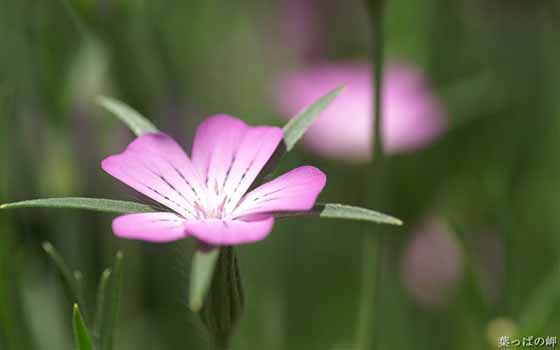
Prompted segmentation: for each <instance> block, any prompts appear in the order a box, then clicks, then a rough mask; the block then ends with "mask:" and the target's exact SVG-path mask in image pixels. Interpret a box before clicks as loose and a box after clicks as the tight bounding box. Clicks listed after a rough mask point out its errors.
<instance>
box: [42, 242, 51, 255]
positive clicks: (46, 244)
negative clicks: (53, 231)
mask: <svg viewBox="0 0 560 350" xmlns="http://www.w3.org/2000/svg"><path fill="white" fill-rule="evenodd" d="M41 246H42V247H43V250H44V251H45V252H47V253H51V252H52V251H53V250H54V248H53V245H52V244H51V242H49V241H44V242H43V244H41Z"/></svg>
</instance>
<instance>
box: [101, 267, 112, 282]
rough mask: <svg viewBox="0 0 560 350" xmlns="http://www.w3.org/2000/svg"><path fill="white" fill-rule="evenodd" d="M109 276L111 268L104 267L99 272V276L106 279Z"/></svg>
mask: <svg viewBox="0 0 560 350" xmlns="http://www.w3.org/2000/svg"><path fill="white" fill-rule="evenodd" d="M109 277H111V269H109V268H106V269H105V270H103V273H102V274H101V278H103V279H107V278H109Z"/></svg>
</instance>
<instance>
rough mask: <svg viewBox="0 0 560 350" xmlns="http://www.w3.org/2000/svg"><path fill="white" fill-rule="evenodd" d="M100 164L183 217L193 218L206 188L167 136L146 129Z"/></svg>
mask: <svg viewBox="0 0 560 350" xmlns="http://www.w3.org/2000/svg"><path fill="white" fill-rule="evenodd" d="M101 167H102V168H103V170H105V171H106V172H107V173H109V174H111V175H112V176H114V177H115V178H117V179H119V180H121V181H122V182H124V183H125V184H127V185H129V186H130V187H132V188H134V189H135V190H137V191H139V192H140V193H143V194H144V195H146V196H148V197H150V198H152V199H154V200H156V201H158V202H159V203H161V204H163V205H165V206H167V207H168V208H170V209H172V210H174V211H176V212H177V213H179V214H181V215H183V216H184V217H187V218H196V217H197V209H196V208H199V207H201V206H203V203H204V202H203V201H205V200H206V189H205V187H204V185H203V183H202V181H201V180H200V177H199V175H198V174H197V173H196V171H195V170H194V168H193V166H192V164H191V161H190V160H189V158H188V157H187V155H186V154H185V152H184V151H183V149H182V148H181V146H179V145H178V144H177V143H176V142H175V141H174V140H173V139H172V138H171V137H169V136H167V135H165V134H163V133H148V134H145V135H142V136H140V137H138V138H136V139H135V140H134V141H133V142H132V143H131V144H130V145H129V146H128V147H127V148H126V150H125V151H124V152H122V153H120V154H117V155H113V156H110V157H108V158H106V159H104V160H103V161H102V163H101Z"/></svg>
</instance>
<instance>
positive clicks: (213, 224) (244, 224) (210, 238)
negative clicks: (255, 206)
mask: <svg viewBox="0 0 560 350" xmlns="http://www.w3.org/2000/svg"><path fill="white" fill-rule="evenodd" d="M273 225H274V217H273V216H272V215H258V216H253V217H252V218H250V219H249V218H247V219H246V220H219V219H208V220H196V221H194V220H193V221H187V222H185V228H186V230H187V232H189V233H190V234H192V235H193V236H194V237H196V238H198V239H199V240H201V241H203V242H205V243H208V244H211V245H237V244H243V243H251V242H256V241H260V240H262V239H264V238H265V237H266V236H267V235H268V234H269V233H270V231H272V226H273Z"/></svg>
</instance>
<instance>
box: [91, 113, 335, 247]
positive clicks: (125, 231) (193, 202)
mask: <svg viewBox="0 0 560 350" xmlns="http://www.w3.org/2000/svg"><path fill="white" fill-rule="evenodd" d="M282 138H283V132H282V129H280V128H277V127H271V126H258V127H250V126H248V125H247V124H245V123H244V122H243V121H241V120H239V119H236V118H233V117H230V116H227V115H216V116H212V117H210V118H208V119H206V120H205V121H204V122H203V123H202V124H201V125H200V126H199V127H198V129H197V130H196V135H195V138H194V144H193V148H192V160H191V159H189V157H188V156H187V154H186V153H185V152H184V151H183V149H182V148H181V146H179V145H178V144H177V143H176V142H175V140H173V139H172V138H171V137H169V136H167V135H166V134H164V133H148V134H144V135H142V136H140V137H138V138H136V139H135V140H134V141H133V142H132V143H131V144H130V145H129V146H128V147H127V148H126V150H125V151H124V152H122V153H120V154H117V155H113V156H110V157H108V158H106V159H105V160H103V162H102V168H103V169H104V170H105V171H106V172H107V173H109V174H110V175H112V176H114V177H115V178H117V179H119V180H120V181H122V182H124V183H125V184H127V185H128V186H130V187H132V188H134V189H135V190H137V191H139V192H141V193H142V194H144V195H146V196H148V197H150V198H151V199H153V200H155V201H157V202H159V203H160V204H162V205H164V206H165V207H166V208H168V209H169V210H170V211H163V212H154V213H135V214H128V215H123V216H120V217H117V218H116V219H115V220H114V221H113V231H114V233H115V235H117V236H119V237H123V238H129V239H139V240H144V241H151V242H168V241H175V240H178V239H182V238H185V237H188V236H191V235H192V236H194V237H195V238H197V239H199V240H200V241H202V242H204V243H207V244H210V245H235V244H241V243H250V242H255V241H259V240H261V239H263V238H264V237H266V236H267V235H268V234H269V233H270V231H271V230H272V226H273V225H274V213H275V212H286V211H302V210H309V209H311V208H312V207H313V205H314V204H315V200H316V198H317V196H318V195H319V193H320V192H321V190H322V189H323V187H324V186H325V183H326V176H325V174H323V173H322V172H321V171H320V170H319V169H317V168H314V167H311V166H302V167H298V168H295V169H293V170H291V171H289V172H287V173H285V174H284V175H281V176H279V177H278V178H276V179H274V180H272V181H270V182H268V183H265V184H263V185H261V186H259V187H257V188H255V189H254V190H252V191H250V192H247V191H248V190H249V187H250V186H251V184H252V183H253V181H254V180H255V178H256V177H257V175H258V174H259V172H260V171H261V169H262V168H263V167H264V165H265V164H266V163H267V161H268V160H269V159H270V157H271V156H272V154H273V152H274V150H275V149H276V147H277V146H278V144H279V143H280V142H281V141H282Z"/></svg>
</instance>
